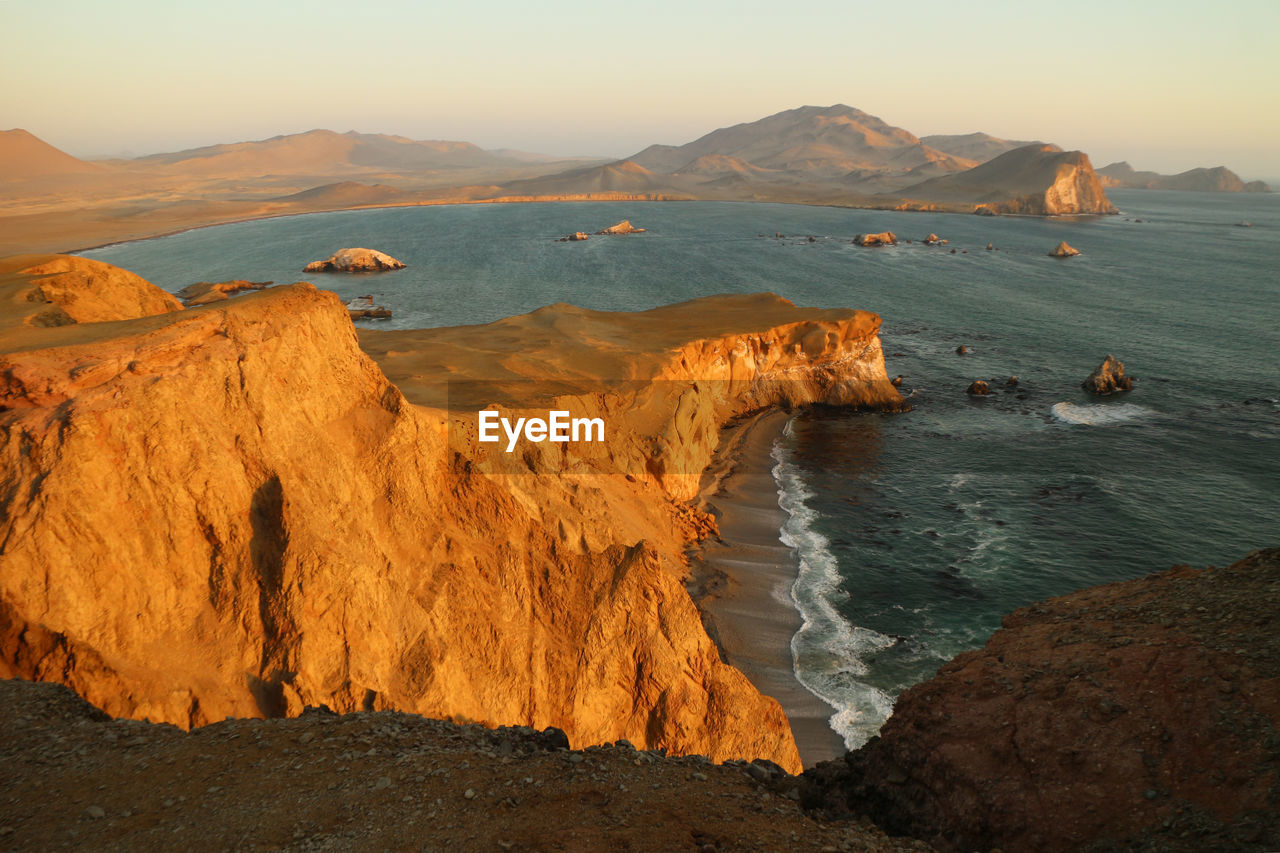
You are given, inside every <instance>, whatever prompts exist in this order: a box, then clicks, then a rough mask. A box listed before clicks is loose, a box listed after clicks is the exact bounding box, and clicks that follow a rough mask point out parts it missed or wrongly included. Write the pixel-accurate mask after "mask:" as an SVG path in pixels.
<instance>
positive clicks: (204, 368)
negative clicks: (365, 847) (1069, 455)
mask: <svg viewBox="0 0 1280 853" xmlns="http://www.w3.org/2000/svg"><path fill="white" fill-rule="evenodd" d="M49 270H55V271H54V272H52V273H50V272H48V271H49ZM104 281H109V282H110V284H111V287H112V288H115V289H119V290H120V291H122V293H124V294H133V295H132V296H131V297H130V298H128V299H122V301H121V304H122V305H127V306H128V307H127V308H126V309H123V310H120V311H116V312H105V313H102V314H95V313H92V312H90V313H86V314H81V315H79V317H78V318H77V317H75V316H72V315H73V314H75V311H73V310H72V308H73V307H74V306H75V305H85V304H87V303H88V302H89V297H88V295H87V293H88V291H90V290H95V288H96V287H97V285H95V286H94V287H90V286H89V284H88V283H89V282H98V283H99V284H101V283H102V282H104ZM0 306H2V307H3V311H0V377H2V380H3V384H2V385H0V391H2V396H0V470H3V472H4V478H3V480H2V481H0V543H3V544H2V545H0V675H3V676H6V677H14V676H17V677H22V678H28V679H36V680H47V681H56V682H59V683H62V684H66V685H68V686H70V687H72V688H73V689H74V690H75V691H76V692H77V693H79V694H80V695H82V696H84V697H85V698H87V699H88V700H89V701H91V702H92V703H93V704H94V705H96V706H97V707H100V708H102V709H103V710H105V711H106V712H107V713H109V714H111V715H112V716H115V717H129V718H135V719H146V720H152V721H157V722H168V723H173V724H175V725H178V726H180V727H183V728H189V727H195V726H201V725H204V724H207V723H211V722H214V721H218V720H222V719H224V718H226V717H229V716H230V717H262V716H265V717H280V716H293V715H297V714H299V713H300V712H301V711H302V709H303V708H304V707H305V706H308V705H312V706H321V705H324V706H327V707H329V708H331V709H333V710H335V711H355V710H361V709H365V710H390V709H395V710H403V711H411V712H415V713H419V714H423V715H427V716H431V717H438V718H445V719H455V720H466V721H475V722H481V723H484V724H488V725H498V724H524V725H531V726H535V727H537V728H544V727H546V726H556V727H558V728H560V729H562V730H564V731H565V732H567V733H568V737H569V740H570V742H571V743H572V744H573V745H575V746H585V745H590V744H597V743H606V742H612V741H615V740H618V739H620V738H625V739H627V740H629V741H630V742H632V743H634V744H635V745H636V746H637V747H640V748H658V747H663V748H666V749H668V750H669V751H671V752H673V753H692V754H702V755H706V756H709V757H710V758H712V759H714V760H717V761H722V760H727V759H736V758H763V759H769V760H772V761H774V762H776V763H777V764H779V765H780V766H782V767H783V768H785V769H787V770H790V771H797V770H799V759H798V756H797V754H796V749H795V744H794V741H793V739H792V736H791V732H790V729H789V727H788V725H787V721H786V718H785V716H784V715H783V713H782V711H781V708H780V707H779V706H778V704H777V702H775V701H774V700H772V699H768V698H766V697H763V696H761V695H760V694H759V693H758V692H756V690H755V689H754V688H753V687H752V686H751V685H750V683H749V682H748V681H747V680H746V678H745V677H743V676H742V675H741V674H740V673H739V672H738V671H737V670H735V669H733V668H731V667H729V666H727V665H725V664H724V663H722V662H721V660H720V657H719V655H718V654H717V651H716V649H715V646H714V645H713V643H712V642H711V640H710V639H708V637H707V635H706V633H705V631H704V630H703V628H702V626H701V623H700V620H699V617H698V614H697V612H696V610H695V608H694V606H693V604H692V602H691V601H690V599H689V596H688V594H687V592H686V591H685V589H684V587H683V584H682V579H683V576H684V573H685V570H686V567H685V562H684V559H685V558H684V549H685V547H686V546H687V544H688V543H689V541H690V540H691V539H692V538H694V537H696V536H698V535H700V534H701V533H703V532H705V530H706V529H707V527H708V524H709V521H708V519H707V518H705V517H701V516H699V515H698V514H697V513H696V512H693V511H691V510H689V509H688V508H687V507H686V506H685V505H684V503H683V501H684V500H685V499H686V498H689V497H692V496H693V494H695V493H696V489H697V479H698V477H697V474H698V472H700V471H701V469H702V468H703V467H705V465H706V463H707V461H708V460H709V459H710V455H711V453H712V451H713V450H714V447H715V444H716V441H717V434H718V427H719V425H720V424H721V423H723V422H724V421H726V420H727V419H729V418H732V417H734V416H736V415H739V414H742V413H744V412H746V411H750V410H753V409H757V408H760V407H763V406H768V405H777V404H784V405H785V404H794V405H800V404H805V403H809V402H815V401H825V402H831V403H840V404H852V405H862V406H868V407H895V406H898V405H900V404H901V398H900V396H899V395H898V393H897V391H896V390H895V389H894V388H893V387H892V386H891V385H890V384H889V382H888V379H887V377H885V375H884V364H883V357H882V354H881V351H880V343H879V339H878V337H877V332H878V329H879V318H878V317H876V316H875V315H873V314H867V313H865V312H854V311H843V310H839V311H817V310H808V309H799V308H796V307H795V306H792V305H791V304H790V303H787V302H786V301H785V300H782V299H780V298H778V297H775V296H769V295H766V296H755V297H717V298H715V299H712V300H699V301H697V302H695V303H690V304H688V305H684V306H671V307H668V308H662V309H656V310H655V311H650V312H642V313H639V314H634V315H631V314H609V313H604V312H591V311H584V310H582V309H576V308H572V307H571V306H552V307H551V308H548V309H543V310H542V311H539V312H535V313H534V314H531V315H526V316H524V317H518V318H510V319H508V320H504V321H500V322H498V323H494V324H491V325H489V326H486V327H470V328H466V329H439V330H427V331H422V332H406V333H393V332H384V333H366V338H365V340H366V347H367V349H368V350H369V351H370V352H372V353H374V354H375V355H376V356H377V357H378V358H379V359H380V360H381V361H382V365H383V366H382V367H380V366H379V364H378V363H375V361H374V360H373V359H371V358H370V357H369V355H367V354H366V352H365V351H364V350H362V349H361V346H360V342H358V341H357V337H356V333H355V330H354V329H353V327H352V325H351V322H350V320H349V319H348V316H347V312H346V309H345V308H344V307H343V305H342V304H341V302H340V301H339V300H338V299H337V297H336V296H334V295H333V294H331V293H327V292H323V291H317V290H316V289H315V288H313V287H312V286H311V285H308V284H294V285H289V286H282V287H274V288H271V289H267V290H263V291H259V292H255V293H251V294H249V295H245V296H240V297H237V298H235V299H231V300H225V301H220V302H217V303H214V304H212V305H208V306H202V307H195V308H189V309H185V310H184V309H182V308H181V306H180V305H178V304H177V303H176V301H175V300H172V299H171V298H169V297H166V296H164V295H163V294H160V292H159V291H158V290H157V289H156V288H154V287H152V286H151V285H149V284H147V283H146V282H143V281H142V280H141V279H138V278H137V277H136V276H132V275H131V274H128V273H126V272H124V271H122V270H118V269H115V268H113V267H110V266H109V265H106V264H101V263H97V262H94V261H89V260H86V259H80V258H61V257H48V256H45V257H24V258H16V259H8V260H6V261H4V262H0ZM58 312H62V313H58ZM64 314H65V315H66V316H67V317H69V318H70V319H72V320H73V321H74V322H64V318H63V315H64ZM54 316H56V317H57V320H58V323H60V325H58V324H51V322H52V321H50V320H49V319H48V318H50V317H54ZM96 321H108V322H96ZM384 369H385V371H386V372H384ZM388 373H390V374H391V376H392V377H393V379H395V381H396V382H397V384H392V382H391V381H389V380H388V377H387V374H388ZM445 376H449V377H452V378H454V379H482V380H489V381H497V382H499V383H503V382H506V383H508V385H507V386H501V387H499V386H492V385H485V384H480V385H476V386H474V387H475V388H477V389H480V390H476V391H475V394H476V398H475V399H474V400H469V401H463V403H460V402H459V401H458V400H453V401H452V402H453V404H454V405H452V406H451V405H450V402H451V401H450V399H449V388H448V387H447V386H445V385H444V384H443V383H442V382H440V381H439V380H440V378H441V377H445ZM547 376H557V377H561V378H565V379H571V378H572V379H577V380H580V381H581V382H584V383H586V384H585V385H584V386H582V387H581V388H578V389H577V390H574V389H572V388H570V389H569V390H567V391H558V392H556V393H554V394H552V393H551V392H548V393H547V395H546V399H545V401H544V400H538V401H537V404H541V403H543V402H554V403H556V404H557V405H564V406H566V407H569V408H573V407H574V406H581V405H586V402H589V401H591V400H594V399H597V398H602V395H600V394H599V393H598V390H599V389H598V385H596V384H593V383H598V381H599V380H600V379H602V378H622V379H629V380H643V381H642V382H641V383H640V384H639V385H638V386H636V388H633V389H631V390H627V389H625V388H624V389H623V390H622V391H620V392H618V393H616V394H614V395H612V396H609V395H604V396H607V397H608V400H607V409H606V410H607V413H608V418H609V419H610V423H611V424H612V425H613V426H612V428H611V433H610V435H611V438H610V441H609V442H607V443H606V444H605V445H603V446H601V447H599V448H596V449H595V450H594V451H593V454H594V455H592V454H587V455H584V456H583V457H581V458H578V459H574V460H568V459H567V458H565V457H560V456H557V455H556V452H555V451H556V448H554V447H552V446H550V445H538V446H536V449H537V452H531V454H532V455H531V454H524V455H521V454H515V455H514V456H513V457H510V458H501V459H500V460H499V461H500V462H501V463H502V464H507V465H509V466H514V467H508V468H505V469H493V468H490V469H488V470H483V467H484V466H483V465H481V464H480V461H481V460H480V456H481V454H480V453H479V450H478V445H476V444H475V443H474V441H473V440H472V439H471V438H469V437H471V436H474V430H475V418H476V416H475V408H477V407H484V406H487V405H489V404H490V403H492V402H493V399H491V398H490V396H489V395H490V393H491V392H495V388H496V393H499V398H498V399H499V400H501V401H504V402H499V405H501V406H503V407H504V410H505V411H512V410H514V409H516V408H518V407H519V405H520V403H519V401H520V400H522V399H525V398H524V397H522V396H521V395H522V394H525V392H526V391H527V388H528V383H529V382H530V381H532V380H536V379H545V378H546V377H547ZM655 378H656V379H658V380H661V381H658V382H652V381H651V380H653V379H655ZM397 385H399V386H400V387H397ZM502 387H506V388H507V389H508V391H509V393H508V394H507V396H505V397H502V396H501V393H502ZM584 388H585V391H584V390H583V389H584ZM402 389H404V390H403V392H402ZM637 389H638V390H637ZM406 395H408V398H407V397H406ZM575 395H577V396H575ZM575 400H577V402H575ZM530 405H534V403H531V404H530ZM539 453H541V456H539V455H538V454H539ZM521 466H524V467H523V468H521ZM538 466H542V467H541V468H538ZM556 466H562V467H561V468H557V467H556ZM563 466H568V467H563ZM535 469H536V470H543V471H552V470H554V471H556V475H555V476H544V475H541V474H538V473H534V471H535Z"/></svg>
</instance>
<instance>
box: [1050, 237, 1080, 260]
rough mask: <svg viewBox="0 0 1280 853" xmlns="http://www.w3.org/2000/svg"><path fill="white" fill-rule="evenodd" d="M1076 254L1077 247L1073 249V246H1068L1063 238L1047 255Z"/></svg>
mask: <svg viewBox="0 0 1280 853" xmlns="http://www.w3.org/2000/svg"><path fill="white" fill-rule="evenodd" d="M1078 254H1080V250H1079V249H1073V248H1071V247H1070V246H1068V245H1067V241H1066V240H1063V241H1062V242H1061V243H1059V244H1058V245H1057V246H1056V247H1055V248H1054V250H1053V251H1052V252H1050V253H1049V257H1051V258H1072V257H1075V256H1076V255H1078Z"/></svg>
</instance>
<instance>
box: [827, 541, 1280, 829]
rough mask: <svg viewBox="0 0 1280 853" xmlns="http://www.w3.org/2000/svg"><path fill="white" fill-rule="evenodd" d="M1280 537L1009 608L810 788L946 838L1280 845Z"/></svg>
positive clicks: (841, 804)
mask: <svg viewBox="0 0 1280 853" xmlns="http://www.w3.org/2000/svg"><path fill="white" fill-rule="evenodd" d="M1277 607H1280V549H1272V550H1269V551H1257V552H1254V553H1253V554H1251V555H1249V556H1248V557H1246V558H1245V559H1243V560H1241V561H1239V562H1237V563H1235V564H1233V565H1232V566H1230V567H1228V568H1223V569H1207V570H1194V569H1191V568H1190V567H1187V566H1182V567H1177V568H1174V569H1172V570H1170V571H1167V572H1163V573H1161V574H1157V575H1151V576H1149V577H1147V578H1144V579H1141V580H1135V581H1129V582H1127V583H1117V584H1109V585H1106V586H1100V587H1094V588H1091V589H1086V590H1082V591H1080V592H1076V593H1072V594H1071V595H1067V596H1063V597H1061V598H1055V599H1051V600H1049V601H1046V602H1042V603H1040V604H1036V605H1033V606H1031V607H1027V608H1024V609H1022V610H1019V611H1017V612H1015V613H1013V614H1010V615H1009V616H1006V617H1005V619H1004V622H1003V627H1002V628H1001V629H1000V630H999V631H997V632H996V633H995V634H994V635H993V636H992V637H991V639H990V641H988V643H987V644H986V647H985V648H983V649H980V650H978V651H973V652H966V653H964V654H961V655H959V656H958V657H956V658H955V659H954V660H952V661H951V662H950V663H948V664H946V665H945V666H943V667H942V669H941V670H939V672H938V674H937V676H936V677H934V678H933V679H931V680H929V681H927V682H925V683H923V684H920V685H918V686H916V687H913V688H911V689H910V690H908V691H907V692H905V693H903V694H902V695H901V696H900V697H899V699H898V702H897V704H896V706H895V708H894V713H893V716H892V717H891V718H890V719H889V721H888V723H886V724H885V726H884V728H883V730H882V731H881V735H880V737H879V738H878V739H873V740H872V741H871V742H870V743H868V744H867V745H866V746H865V747H863V749H862V750H860V751H859V752H857V753H853V754H850V755H849V756H847V757H846V760H844V761H841V762H830V763H828V764H825V765H820V766H819V768H818V769H816V770H813V771H810V772H809V773H807V774H806V776H807V777H808V779H809V781H810V782H811V783H812V786H811V788H810V789H809V795H808V796H809V797H810V802H811V803H813V804H817V803H822V804H824V805H825V806H827V807H828V808H833V809H834V810H836V811H842V810H852V811H853V812H854V813H860V814H871V815H872V816H874V817H875V818H876V820H877V822H878V823H880V825H881V826H883V827H885V828H886V829H888V830H890V831H892V832H895V833H898V832H901V833H907V834H911V835H914V836H916V837H918V838H923V839H927V840H930V841H931V842H932V843H934V844H935V845H936V846H938V847H939V849H947V850H975V849H983V850H986V849H991V848H994V847H1001V848H1005V849H1010V850H1078V849H1084V848H1088V849H1103V850H1109V849H1123V850H1136V849H1143V850H1185V851H1201V850H1274V849H1276V848H1277V846H1280V634H1277V632H1276V631H1275V628H1274V620H1275V613H1276V611H1277Z"/></svg>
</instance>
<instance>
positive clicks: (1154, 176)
mask: <svg viewBox="0 0 1280 853" xmlns="http://www.w3.org/2000/svg"><path fill="white" fill-rule="evenodd" d="M1098 177H1099V178H1101V179H1102V183H1103V186H1107V187H1121V188H1124V189H1142V190H1183V191H1190V192H1207V193H1240V192H1246V193H1248V192H1263V193H1266V192H1271V187H1269V186H1267V185H1266V184H1265V183H1263V182H1262V181H1250V182H1249V183H1245V182H1244V181H1243V180H1241V178H1240V176H1239V175H1237V174H1236V173H1235V172H1233V171H1231V170H1230V169H1228V168H1227V167H1226V166H1215V167H1213V168H1200V169H1188V170H1187V171H1185V172H1179V173H1178V174H1176V175H1161V174H1159V173H1158V172H1139V171H1136V170H1135V169H1134V168H1133V167H1132V166H1130V165H1129V164H1128V163H1126V162H1123V161H1121V162H1119V163H1112V164H1110V165H1108V166H1103V167H1102V168H1101V169H1099V170H1098Z"/></svg>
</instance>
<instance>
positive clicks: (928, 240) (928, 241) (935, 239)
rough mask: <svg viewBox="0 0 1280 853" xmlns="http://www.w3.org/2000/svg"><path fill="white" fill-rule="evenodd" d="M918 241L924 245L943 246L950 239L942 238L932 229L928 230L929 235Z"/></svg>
mask: <svg viewBox="0 0 1280 853" xmlns="http://www.w3.org/2000/svg"><path fill="white" fill-rule="evenodd" d="M920 242H922V243H924V244H925V245H926V246H945V245H946V244H947V243H948V242H950V241H948V240H943V239H942V238H941V237H939V236H938V235H937V234H934V233H933V232H932V231H930V232H929V236H927V237H925V238H924V239H923V240H921V241H920Z"/></svg>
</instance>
